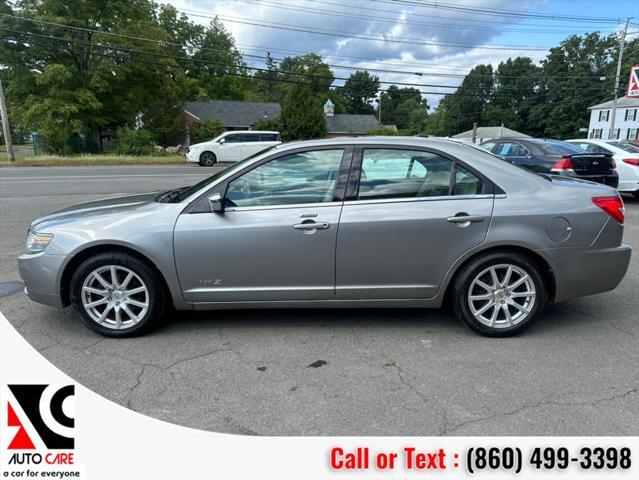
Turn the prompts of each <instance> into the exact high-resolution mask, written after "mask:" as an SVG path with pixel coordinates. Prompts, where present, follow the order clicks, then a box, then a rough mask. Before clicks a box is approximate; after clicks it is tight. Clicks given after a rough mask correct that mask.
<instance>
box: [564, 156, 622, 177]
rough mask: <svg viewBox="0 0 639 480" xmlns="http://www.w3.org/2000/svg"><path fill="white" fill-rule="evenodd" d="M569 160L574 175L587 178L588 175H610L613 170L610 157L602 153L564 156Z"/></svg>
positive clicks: (612, 162) (612, 161)
mask: <svg viewBox="0 0 639 480" xmlns="http://www.w3.org/2000/svg"><path fill="white" fill-rule="evenodd" d="M565 158H570V161H571V163H572V168H573V170H574V171H575V174H577V175H579V176H584V177H587V176H588V175H599V176H601V175H612V174H613V173H614V170H615V165H614V160H613V159H612V155H609V154H604V153H585V154H575V155H566V157H565Z"/></svg>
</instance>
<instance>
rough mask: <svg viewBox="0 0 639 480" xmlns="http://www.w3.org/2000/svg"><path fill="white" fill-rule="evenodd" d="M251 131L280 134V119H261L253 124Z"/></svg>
mask: <svg viewBox="0 0 639 480" xmlns="http://www.w3.org/2000/svg"><path fill="white" fill-rule="evenodd" d="M253 130H270V131H275V132H280V131H281V130H282V121H281V120H280V117H275V118H263V119H262V120H258V121H257V122H255V124H253Z"/></svg>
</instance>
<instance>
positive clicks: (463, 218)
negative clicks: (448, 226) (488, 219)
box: [446, 213, 484, 223]
mask: <svg viewBox="0 0 639 480" xmlns="http://www.w3.org/2000/svg"><path fill="white" fill-rule="evenodd" d="M446 221H447V222H451V223H470V222H483V221H484V216H483V215H466V214H463V213H462V214H459V213H458V214H457V215H455V216H454V217H448V218H447V219H446Z"/></svg>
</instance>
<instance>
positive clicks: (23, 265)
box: [18, 252, 67, 308]
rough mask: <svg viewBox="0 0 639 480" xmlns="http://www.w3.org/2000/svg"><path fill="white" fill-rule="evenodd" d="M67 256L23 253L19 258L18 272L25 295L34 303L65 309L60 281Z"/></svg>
mask: <svg viewBox="0 0 639 480" xmlns="http://www.w3.org/2000/svg"><path fill="white" fill-rule="evenodd" d="M66 258H67V257H66V255H48V254H47V253H46V252H44V253H36V254H31V253H23V254H22V255H20V256H19V257H18V271H19V272H20V278H21V279H22V281H23V282H24V284H25V286H26V289H25V293H26V294H27V295H28V297H29V298H30V299H31V300H33V301H34V302H38V303H43V304H45V305H50V306H52V307H58V308H60V307H63V306H64V305H63V304H62V296H61V289H60V280H61V278H62V271H63V268H64V264H65V260H66Z"/></svg>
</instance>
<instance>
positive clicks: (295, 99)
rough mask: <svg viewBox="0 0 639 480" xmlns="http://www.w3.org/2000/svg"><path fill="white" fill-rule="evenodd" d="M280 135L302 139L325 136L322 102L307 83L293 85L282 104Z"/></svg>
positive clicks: (286, 137) (289, 138)
mask: <svg viewBox="0 0 639 480" xmlns="http://www.w3.org/2000/svg"><path fill="white" fill-rule="evenodd" d="M281 119H282V137H283V138H284V139H286V140H304V139H311V138H322V137H325V136H326V133H327V132H326V120H325V118H324V111H323V103H322V101H321V99H320V97H319V96H318V95H316V94H314V93H313V91H312V90H311V88H310V87H309V86H307V85H295V87H294V88H293V89H291V90H290V91H289V92H288V94H287V95H286V98H285V99H284V104H283V105H282V116H281Z"/></svg>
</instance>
